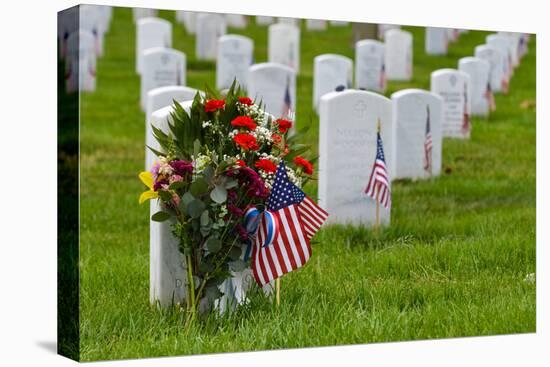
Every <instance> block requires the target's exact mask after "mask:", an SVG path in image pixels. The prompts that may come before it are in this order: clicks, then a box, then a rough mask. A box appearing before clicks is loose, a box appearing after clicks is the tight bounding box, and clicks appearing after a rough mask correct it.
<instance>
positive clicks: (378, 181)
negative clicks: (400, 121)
mask: <svg viewBox="0 0 550 367" xmlns="http://www.w3.org/2000/svg"><path fill="white" fill-rule="evenodd" d="M365 193H366V194H367V195H368V196H370V197H371V198H373V199H374V200H377V201H379V202H380V204H382V205H384V207H385V208H389V207H391V191H390V181H389V177H388V170H387V169H386V159H385V158H384V147H383V144H382V137H381V136H380V122H378V131H377V133H376V159H375V160H374V166H373V167H372V172H371V174H370V179H369V184H368V185H367V188H366V189H365Z"/></svg>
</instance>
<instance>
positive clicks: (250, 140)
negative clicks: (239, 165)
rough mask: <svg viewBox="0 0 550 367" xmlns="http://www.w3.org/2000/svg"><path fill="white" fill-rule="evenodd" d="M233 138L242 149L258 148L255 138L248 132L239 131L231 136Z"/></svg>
mask: <svg viewBox="0 0 550 367" xmlns="http://www.w3.org/2000/svg"><path fill="white" fill-rule="evenodd" d="M233 140H234V141H235V143H237V144H238V145H240V146H241V147H242V148H243V149H244V150H258V149H259V148H260V147H259V146H258V143H257V142H256V138H255V137H254V136H252V135H250V134H246V133H239V134H237V135H235V136H234V137H233Z"/></svg>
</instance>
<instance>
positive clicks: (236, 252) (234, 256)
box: [227, 246, 242, 260]
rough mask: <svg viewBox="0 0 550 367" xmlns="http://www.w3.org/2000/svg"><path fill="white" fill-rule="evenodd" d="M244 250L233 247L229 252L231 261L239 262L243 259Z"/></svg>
mask: <svg viewBox="0 0 550 367" xmlns="http://www.w3.org/2000/svg"><path fill="white" fill-rule="evenodd" d="M241 253H242V250H241V248H240V247H238V246H233V247H232V248H231V250H229V252H228V254H227V257H229V258H230V259H231V260H238V259H239V258H240V257H241Z"/></svg>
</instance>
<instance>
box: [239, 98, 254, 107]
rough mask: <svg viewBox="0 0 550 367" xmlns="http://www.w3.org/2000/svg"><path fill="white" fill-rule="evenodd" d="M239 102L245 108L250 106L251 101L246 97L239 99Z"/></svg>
mask: <svg viewBox="0 0 550 367" xmlns="http://www.w3.org/2000/svg"><path fill="white" fill-rule="evenodd" d="M239 102H240V103H242V104H245V105H247V106H252V100H251V99H250V98H248V97H239Z"/></svg>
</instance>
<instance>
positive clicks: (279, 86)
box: [248, 63, 296, 118]
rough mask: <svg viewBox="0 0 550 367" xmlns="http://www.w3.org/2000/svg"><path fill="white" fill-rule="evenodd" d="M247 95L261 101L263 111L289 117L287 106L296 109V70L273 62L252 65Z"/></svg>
mask: <svg viewBox="0 0 550 367" xmlns="http://www.w3.org/2000/svg"><path fill="white" fill-rule="evenodd" d="M248 95H249V96H250V97H251V98H253V99H255V100H256V101H262V103H263V104H264V108H265V111H266V112H267V113H270V114H272V115H273V116H275V118H280V117H289V116H288V114H289V108H290V111H296V72H295V71H294V70H292V69H291V68H289V67H288V66H284V65H280V64H274V63H262V64H256V65H253V66H251V67H250V69H249V73H248ZM288 99H290V103H288V102H289V101H288Z"/></svg>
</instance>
